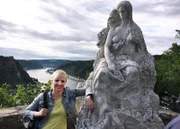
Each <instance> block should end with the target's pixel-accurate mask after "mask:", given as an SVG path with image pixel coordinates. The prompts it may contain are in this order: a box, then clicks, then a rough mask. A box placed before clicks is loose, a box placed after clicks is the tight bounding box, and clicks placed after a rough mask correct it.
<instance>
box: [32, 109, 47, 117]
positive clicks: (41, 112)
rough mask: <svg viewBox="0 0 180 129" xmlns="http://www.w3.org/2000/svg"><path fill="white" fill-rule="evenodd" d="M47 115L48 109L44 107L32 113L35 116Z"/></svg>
mask: <svg viewBox="0 0 180 129" xmlns="http://www.w3.org/2000/svg"><path fill="white" fill-rule="evenodd" d="M47 115H48V109H46V108H42V109H41V110H40V111H38V112H35V113H34V116H35V117H42V116H47Z"/></svg>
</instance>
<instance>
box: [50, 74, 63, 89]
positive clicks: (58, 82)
mask: <svg viewBox="0 0 180 129" xmlns="http://www.w3.org/2000/svg"><path fill="white" fill-rule="evenodd" d="M65 84H66V77H65V76H63V75H57V76H55V77H54V78H53V80H52V89H53V91H57V92H61V91H63V88H64V86H65Z"/></svg>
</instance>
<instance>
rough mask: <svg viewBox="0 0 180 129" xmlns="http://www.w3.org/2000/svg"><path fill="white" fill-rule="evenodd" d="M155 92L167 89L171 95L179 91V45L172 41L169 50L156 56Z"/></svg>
mask: <svg viewBox="0 0 180 129" xmlns="http://www.w3.org/2000/svg"><path fill="white" fill-rule="evenodd" d="M155 59H156V71H157V82H156V86H155V91H156V92H157V93H160V92H164V91H168V92H169V93H171V94H173V95H178V94H179V93H180V45H178V44H177V43H173V44H172V47H171V48H169V50H167V51H165V52H164V53H163V54H162V55H161V57H158V58H156V57H155Z"/></svg>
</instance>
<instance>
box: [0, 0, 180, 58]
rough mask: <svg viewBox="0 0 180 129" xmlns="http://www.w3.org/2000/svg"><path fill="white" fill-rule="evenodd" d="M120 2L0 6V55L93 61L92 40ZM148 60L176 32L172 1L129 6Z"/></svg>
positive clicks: (44, 0)
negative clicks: (142, 39)
mask: <svg viewBox="0 0 180 129" xmlns="http://www.w3.org/2000/svg"><path fill="white" fill-rule="evenodd" d="M119 2H120V1H119V0H115V1H112V0H96V1H93V0H76V1H74V0H29V1H27V0H16V1H12V0H4V1H0V55H4V56H9V55H10V54H12V56H14V57H15V58H16V59H19V58H21V59H23V58H24V59H32V58H33V59H38V58H39V59H42V58H47V59H52V58H56V59H72V60H74V59H93V58H94V57H95V52H96V51H97V49H98V48H97V47H96V42H97V41H96V35H97V33H98V32H99V31H100V30H101V29H102V28H104V27H106V22H107V18H108V16H109V13H110V11H111V10H112V9H113V8H116V6H117V4H118V3H119ZM130 2H131V3H132V5H133V7H134V9H133V19H134V21H135V22H136V23H137V24H138V25H139V26H140V27H141V29H142V31H143V34H144V38H145V41H146V44H147V48H148V50H149V52H150V53H151V54H153V55H154V54H162V53H163V51H165V50H167V49H168V48H169V47H171V44H172V43H173V42H177V40H175V38H174V37H175V34H176V33H175V29H180V17H179V15H180V14H178V13H177V11H178V7H179V6H178V5H180V2H179V1H178V0H175V1H173V2H168V1H167V0H160V1H159V0H152V1H148V3H147V1H146V0H131V1H130Z"/></svg>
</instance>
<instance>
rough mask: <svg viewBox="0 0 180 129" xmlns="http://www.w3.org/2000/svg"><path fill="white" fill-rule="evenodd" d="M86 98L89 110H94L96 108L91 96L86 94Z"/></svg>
mask: <svg viewBox="0 0 180 129" xmlns="http://www.w3.org/2000/svg"><path fill="white" fill-rule="evenodd" d="M85 100H86V104H87V105H88V107H89V110H90V111H93V110H94V102H93V101H92V99H91V96H90V95H88V96H86V98H85Z"/></svg>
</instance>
